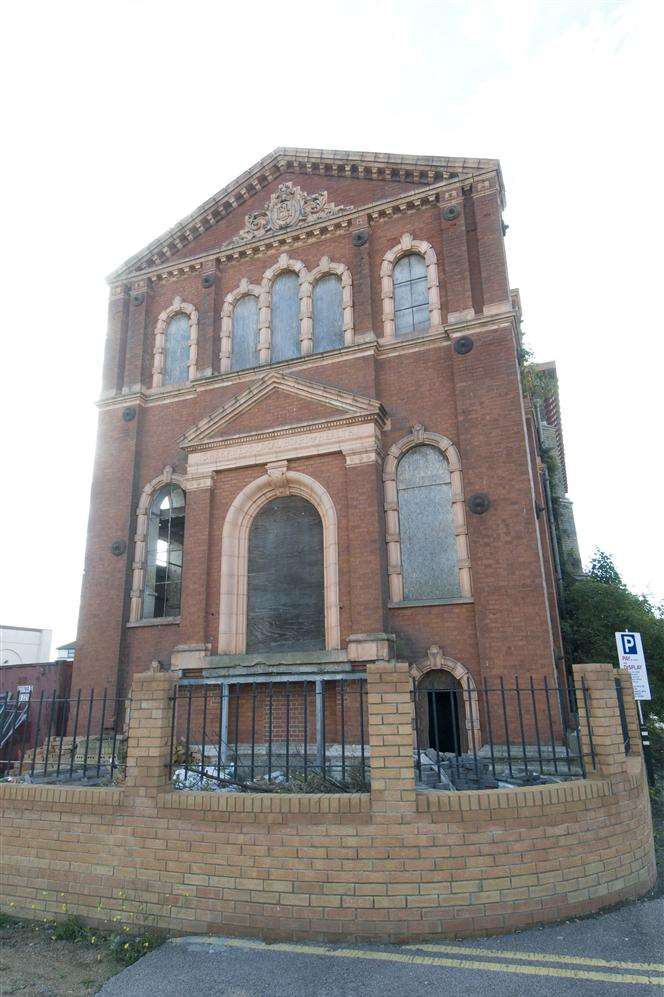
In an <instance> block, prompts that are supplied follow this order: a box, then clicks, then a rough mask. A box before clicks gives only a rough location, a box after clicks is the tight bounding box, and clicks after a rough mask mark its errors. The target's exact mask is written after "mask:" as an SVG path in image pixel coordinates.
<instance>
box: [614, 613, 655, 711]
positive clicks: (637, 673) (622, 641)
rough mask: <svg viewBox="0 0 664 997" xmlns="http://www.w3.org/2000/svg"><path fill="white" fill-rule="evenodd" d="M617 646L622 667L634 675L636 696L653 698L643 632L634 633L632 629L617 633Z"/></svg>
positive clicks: (638, 697) (633, 682)
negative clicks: (644, 651)
mask: <svg viewBox="0 0 664 997" xmlns="http://www.w3.org/2000/svg"><path fill="white" fill-rule="evenodd" d="M616 646H617V648H618V662H619V664H620V667H621V668H625V669H626V670H627V671H628V672H629V673H630V675H631V676H632V684H633V685H634V698H635V699H652V696H651V695H650V683H649V682H648V672H647V669H646V659H645V657H644V655H643V645H642V644H641V634H637V633H633V632H632V631H631V630H621V631H620V632H619V633H617V634H616Z"/></svg>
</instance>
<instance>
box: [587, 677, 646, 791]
mask: <svg viewBox="0 0 664 997" xmlns="http://www.w3.org/2000/svg"><path fill="white" fill-rule="evenodd" d="M573 671H574V684H575V687H576V698H577V704H578V710H579V725H580V734H581V744H582V750H583V753H584V758H585V760H586V770H587V773H588V775H592V774H593V768H592V761H591V757H590V738H589V736H588V720H589V721H590V730H591V732H592V740H593V747H594V750H595V769H594V772H595V773H596V774H597V775H600V776H604V777H606V776H614V775H620V774H622V773H624V772H625V770H626V768H627V761H626V756H625V745H624V741H623V734H622V727H621V724H620V713H619V710H618V697H617V694H616V678H617V677H618V672H617V671H616V670H615V669H614V668H613V666H612V665H609V664H606V665H604V664H598V665H595V664H591V665H574V666H573ZM584 682H585V687H586V696H584V694H583V683H584ZM586 698H587V700H588V711H589V712H590V717H589V718H588V715H587V712H586ZM632 700H633V697H632Z"/></svg>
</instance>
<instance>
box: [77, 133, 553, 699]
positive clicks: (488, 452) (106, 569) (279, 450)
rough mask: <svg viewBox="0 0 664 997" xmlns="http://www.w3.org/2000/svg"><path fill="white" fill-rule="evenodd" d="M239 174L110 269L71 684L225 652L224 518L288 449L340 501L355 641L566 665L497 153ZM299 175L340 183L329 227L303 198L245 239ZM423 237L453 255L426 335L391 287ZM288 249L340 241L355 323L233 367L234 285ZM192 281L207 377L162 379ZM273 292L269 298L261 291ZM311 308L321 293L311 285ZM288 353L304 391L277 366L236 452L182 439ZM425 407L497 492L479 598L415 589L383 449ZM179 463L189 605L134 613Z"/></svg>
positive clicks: (190, 301) (467, 663)
mask: <svg viewBox="0 0 664 997" xmlns="http://www.w3.org/2000/svg"><path fill="white" fill-rule="evenodd" d="M240 181H241V182H240ZM240 181H238V182H237V183H236V184H235V185H233V184H231V185H229V187H228V188H226V189H225V191H222V192H220V194H219V195H216V196H215V198H212V199H211V200H210V202H207V205H206V206H203V208H204V209H205V210H203V209H201V210H199V211H198V212H194V214H193V215H192V216H190V218H189V219H185V220H184V222H182V223H181V224H180V225H179V226H176V228H175V229H173V230H171V232H170V233H167V235H166V236H164V237H162V238H161V240H157V241H156V242H155V243H153V244H151V246H150V247H148V249H147V250H146V251H144V252H143V253H142V254H138V255H137V256H136V257H133V258H132V260H131V261H129V263H128V264H126V265H124V266H123V267H121V268H120V269H119V270H118V271H116V273H115V274H114V275H113V276H112V277H111V292H110V304H109V324H108V335H107V341H106V353H105V361H104V372H103V393H102V400H101V402H100V416H99V431H98V442H97V456H96V463H95V470H94V479H93V487H92V496H91V508H90V522H89V530H88V544H87V554H86V564H85V577H84V583H83V590H82V600H81V610H80V620H79V631H78V636H77V653H76V660H75V664H74V679H73V688H74V689H77V688H79V687H81V688H83V689H85V688H87V687H90V686H95V687H101V686H107V687H108V688H109V690H113V689H115V688H117V690H118V692H119V694H120V695H124V694H125V693H126V691H127V689H128V688H129V686H130V684H131V680H132V676H133V675H134V674H135V673H136V672H140V671H142V670H144V669H145V668H146V667H147V666H148V665H149V663H150V662H151V661H152V660H154V659H158V660H160V661H161V662H162V663H164V664H166V665H168V664H169V662H170V661H171V658H172V656H173V654H174V653H175V651H176V649H180V650H179V652H178V654H179V658H178V661H179V662H182V661H183V660H184V659H183V656H182V655H183V653H184V652H183V651H182V649H183V648H184V649H185V651H186V649H187V648H189V649H191V653H192V658H191V666H192V667H193V665H194V664H198V665H199V666H201V667H205V657H206V655H215V654H217V652H218V651H219V650H220V647H219V634H220V606H222V608H223V605H222V604H223V594H222V589H221V570H222V549H221V547H222V545H221V537H222V532H223V530H224V523H225V520H226V516H227V514H228V511H229V509H230V507H231V506H232V503H233V502H234V500H236V498H237V496H238V495H239V494H240V493H241V492H242V489H244V488H246V487H247V486H249V485H250V484H251V483H252V482H253V481H256V480H257V479H258V478H261V477H262V476H264V475H265V474H266V470H267V468H268V465H269V463H270V461H275V460H276V461H279V460H282V459H286V460H287V468H288V471H289V472H291V471H292V472H296V473H298V474H301V475H306V476H308V477H309V478H310V479H312V480H313V481H314V482H315V483H316V484H317V485H319V486H320V487H321V488H322V489H324V490H325V491H326V492H327V494H328V495H329V497H330V499H331V502H332V503H333V506H334V511H335V516H336V528H337V551H336V556H337V561H338V613H339V628H340V646H341V650H344V649H345V648H346V642H347V639H348V637H349V636H350V635H351V634H358V633H375V632H388V633H393V634H395V635H396V636H397V639H398V642H399V644H398V646H399V654H400V657H401V658H402V659H403V660H406V661H408V662H409V664H410V665H411V666H414V665H416V663H418V662H420V661H421V660H422V659H423V658H424V656H425V655H426V652H427V650H428V648H430V647H431V646H438V647H440V648H442V649H443V652H444V654H445V656H446V657H448V658H450V659H453V660H454V661H457V662H460V663H461V664H462V665H463V666H464V668H466V669H467V670H468V671H470V672H471V674H472V675H473V677H474V678H475V680H476V682H480V681H481V680H482V678H483V677H485V676H488V677H489V678H490V679H491V678H493V677H495V676H498V675H501V674H504V675H510V676H513V675H514V674H518V673H523V674H528V675H535V676H536V677H537V676H542V675H547V676H548V677H549V679H553V678H554V676H555V675H556V673H558V674H560V675H562V674H563V670H562V651H561V641H560V631H559V625H558V619H557V599H556V591H555V572H554V567H553V562H552V550H551V538H550V536H549V535H548V533H547V525H546V523H545V522H544V521H542V520H541V519H538V508H539V506H541V505H542V503H543V499H542V495H541V494H540V491H541V484H540V482H539V477H538V467H539V464H538V461H539V457H538V454H537V452H536V450H537V444H536V441H535V437H534V435H533V434H530V435H529V433H528V431H527V426H526V417H529V412H530V403H529V400H528V398H524V397H523V396H522V390H521V380H520V372H519V364H518V350H519V315H518V310H517V309H516V306H515V302H514V300H513V296H512V295H511V292H510V289H509V281H508V275H507V268H506V260H505V251H504V244H503V231H502V223H501V211H502V207H503V201H504V194H503V188H502V179H501V174H500V168H499V165H498V163H497V162H496V161H493V160H444V159H418V158H416V157H381V156H369V155H368V154H363V155H362V156H355V155H354V154H351V153H343V154H340V153H339V154H336V153H323V152H320V153H317V152H315V151H311V150H309V151H307V152H306V154H305V152H304V151H303V150H279V151H278V152H277V153H275V154H273V155H272V156H271V157H267V159H266V160H263V161H262V162H261V163H260V164H257V166H256V167H255V168H253V169H252V170H251V171H249V172H248V173H247V174H245V175H244V177H243V178H240ZM283 184H292V185H294V186H295V187H297V188H299V189H301V191H303V192H304V194H303V195H302V196H305V195H306V196H313V195H317V194H318V193H319V192H320V191H326V192H327V202H326V203H327V206H328V207H329V206H330V205H331V206H333V207H332V208H330V212H331V213H329V214H327V215H326V214H323V215H321V219H323V220H321V222H320V224H319V225H316V224H314V222H315V218H314V219H313V220H312V218H310V217H305V218H302V219H300V222H299V223H298V224H295V225H293V226H291V227H286V228H285V229H284V230H283V231H271V232H270V233H268V234H266V233H262V234H261V233H258V235H257V236H256V237H255V238H253V239H249V240H248V241H245V242H241V243H240V244H236V245H232V246H231V247H230V248H229V247H228V246H227V243H228V242H229V240H230V241H231V242H232V241H233V240H235V237H237V235H238V233H239V232H241V230H242V229H243V226H244V224H245V216H246V215H247V212H257V211H258V212H260V211H261V210H262V209H263V208H264V207H265V206H266V205H267V204H268V202H269V200H270V198H271V197H272V196H273V195H275V192H277V193H278V191H279V190H280V187H281V185H283ZM324 210H327V208H325V209H324ZM358 235H360V236H362V238H360V239H358V238H356V237H357V236H358ZM407 235H410V236H412V239H413V240H414V241H415V244H416V245H423V246H424V245H426V246H428V247H430V250H428V251H427V252H428V254H429V255H428V257H427V258H428V259H435V260H436V270H435V275H434V276H435V277H436V281H437V293H438V296H439V315H440V318H439V320H438V321H437V322H434V323H433V324H432V325H431V327H430V328H429V330H428V331H426V332H425V333H423V334H419V335H414V336H412V335H411V336H409V337H407V338H396V339H395V338H391V336H390V335H389V322H388V321H386V319H385V316H386V315H389V314H390V309H391V308H392V302H391V298H390V294H391V293H392V291H391V289H390V288H391V286H390V279H389V278H388V277H386V276H385V274H386V273H387V271H386V270H385V268H384V259H386V258H387V254H389V253H390V251H392V250H394V249H395V247H399V246H400V245H401V244H402V243H404V237H405V236H407ZM406 242H407V240H406ZM284 253H285V254H287V256H288V259H289V260H290V261H296V262H297V264H298V266H299V264H300V263H301V264H303V265H304V268H306V272H307V273H311V272H312V271H314V270H315V269H316V268H317V267H318V265H319V262H320V261H321V259H322V258H324V257H328V258H329V259H330V260H331V261H332V262H333V263H338V264H341V265H343V266H344V267H347V268H348V270H349V272H350V275H351V278H352V309H353V311H352V314H353V329H352V342H351V343H350V344H347V345H345V346H343V347H341V348H339V349H334V350H331V351H329V352H326V353H319V354H316V353H313V354H310V355H302V356H299V357H297V358H295V359H293V360H291V361H286V362H281V363H277V364H274V365H267V366H263V367H257V368H252V369H250V370H243V371H237V372H229V373H221V369H222V361H221V359H220V349H221V346H220V330H221V312H222V305H223V301H224V299H225V297H226V296H227V295H228V294H229V293H231V292H233V291H235V290H236V289H238V287H239V286H240V284H241V282H242V281H243V280H246V281H247V282H248V284H249V285H251V286H253V287H257V288H260V287H261V286H263V285H262V282H263V281H264V275H265V274H266V273H267V272H269V271H270V268H272V267H273V266H274V265H275V264H276V263H277V262H278V261H279V260H280V258H282V256H283V254H284ZM432 254H433V255H432ZM430 278H431V273H429V279H430ZM386 295H387V296H386ZM177 299H181V301H183V302H185V303H187V306H191V307H192V308H193V309H195V312H196V314H197V316H198V321H197V343H196V351H197V352H196V357H197V359H196V377H195V378H194V380H190V381H188V382H187V383H185V384H182V385H180V386H178V387H174V388H168V387H158V388H153V386H152V385H153V364H154V349H155V336H156V330H157V327H158V323H159V318H160V316H161V315H162V313H164V312H165V311H166V310H168V309H169V308H171V307H172V305H173V302H174V301H175V300H177ZM260 307H261V309H262V311H261V314H263V310H264V301H263V299H261V304H260ZM301 307H302V308H304V309H305V311H306V308H307V307H308V306H307V305H306V302H305V304H302V286H301ZM302 314H303V312H302V311H301V315H302ZM431 314H432V315H434V311H432V312H431ZM435 314H438V313H435ZM302 321H303V322H305V323H306V322H307V321H309V319H306V317H305V318H304V319H303V320H302ZM261 322H263V319H261ZM392 325H393V323H392ZM302 328H304V326H303V327H302ZM162 330H163V326H162ZM386 331H387V332H388V334H387V335H386ZM261 335H262V333H261ZM461 336H464V337H471V338H472V340H473V348H472V351H471V352H466V353H462V352H457V351H456V349H455V344H456V343H457V341H458V339H459V337H461ZM162 338H163V337H162ZM270 372H272V373H274V372H276V373H277V374H283V375H285V376H286V377H291V378H295V379H298V380H299V381H300V382H302V383H303V385H304V387H305V388H306V390H303V392H302V393H301V394H300V395H298V393H297V391H295V392H294V391H293V390H292V385H285V387H283V388H280V387H279V385H275V386H274V388H273V390H272V391H271V392H270V393H268V394H266V395H264V396H262V397H260V398H259V399H258V400H257V401H256V402H255V403H254V404H249V405H248V406H246V407H244V408H242V407H241V408H240V409H239V410H238V413H237V415H235V416H234V417H231V418H230V419H229V420H228V421H227V422H226V423H225V424H224V425H223V426H222V428H221V429H220V430H219V431H218V432H217V433H216V439H217V440H218V443H217V444H216V447H217V449H216V450H215V449H214V448H213V449H212V450H210V447H209V445H208V444H205V446H202V445H201V446H199V447H198V448H197V447H195V446H191V445H190V444H189V443H186V442H184V443H183V438H185V439H187V440H188V439H190V434H191V433H192V431H193V430H194V428H195V427H197V426H200V425H203V426H204V425H205V423H204V420H206V419H209V418H210V417H213V416H214V414H215V413H218V412H219V411H223V410H224V407H225V406H229V404H230V403H232V402H233V400H234V399H241V397H242V396H243V394H244V393H245V392H247V391H249V392H250V393H251V391H252V389H257V391H258V392H259V394H260V390H259V389H260V387H261V384H262V379H263V378H264V377H265V375H266V374H268V373H270ZM309 389H311V390H309ZM330 389H332V392H331V393H330ZM325 392H327V394H325ZM335 392H336V393H338V399H337V402H338V404H336V403H335V400H334V397H333V396H334V394H335ZM351 396H352V397H353V398H354V399H355V400H356V403H357V407H356V409H355V410H353V408H352V402H351V401H349V400H348V399H350V398H351ZM369 403H375V404H376V405H378V404H379V405H380V406H381V407H382V408H381V412H382V413H383V414H382V415H380V416H378V415H376V416H374V418H373V422H372V419H371V418H370V417H369V415H367V416H366V419H364V421H363V415H362V412H366V411H368V409H367V406H368V405H369ZM335 405H336V407H335ZM344 405H345V406H346V408H345V409H344V410H343V411H341V409H340V406H341V407H343V406H344ZM362 406H364V408H363V407H362ZM344 412H345V413H346V415H347V416H348V425H346V426H345V428H344V425H343V424H342V416H343V414H344ZM349 413H350V415H349ZM351 423H352V425H351ZM360 424H361V425H360ZM416 426H422V427H424V429H425V431H426V432H428V433H432V434H436V435H438V436H440V437H444V438H446V439H447V440H449V441H451V443H452V444H453V445H454V447H455V448H456V450H457V451H458V454H459V457H460V466H461V472H462V479H463V491H464V496H465V497H466V498H467V497H468V496H470V495H472V494H473V493H475V492H485V493H487V494H488V495H489V498H490V500H491V506H490V509H489V511H488V512H486V513H485V514H484V515H474V514H473V513H472V512H471V511H470V510H469V509H468V508H465V507H464V509H465V517H466V526H467V538H468V540H467V542H468V547H469V555H470V577H472V594H471V596H470V597H465V598H460V599H456V600H447V601H445V602H440V601H436V600H433V601H432V602H430V603H429V604H420V603H412V602H411V603H404V602H401V603H399V604H398V605H395V604H393V603H391V602H390V595H389V586H388V564H387V543H386V540H387V537H386V518H385V495H384V493H383V483H382V474H381V467H382V462H383V458H384V455H385V454H386V453H387V451H388V450H389V448H390V447H391V446H393V445H394V444H398V443H399V442H400V441H402V440H403V439H404V437H406V436H408V435H409V434H410V433H411V432H412V429H413V427H416ZM201 432H204V430H201ZM355 432H357V433H358V434H359V433H360V432H362V433H363V434H364V435H363V436H362V442H361V444H360V443H359V442H357V440H359V436H357V437H353V439H352V440H351V436H352V434H353V433H355ZM334 434H336V437H335V439H333V440H332V442H330V438H331V436H332V435H334ZM369 438H371V439H370V442H367V441H368V440H369ZM335 440H336V442H335ZM238 441H240V442H238ZM206 448H207V449H206ZM229 455H230V456H229ZM284 455H286V456H285V457H284ZM206 461H207V463H206ZM165 468H168V469H172V473H173V474H175V475H177V476H178V479H181V480H183V481H184V490H185V492H186V501H187V515H186V532H185V542H184V569H183V583H182V584H183V589H182V606H181V612H180V615H179V617H177V618H175V619H171V620H167V621H161V620H143V619H140V618H136V619H134V618H133V616H132V610H131V608H130V607H131V606H132V605H133V604H136V605H140V599H141V593H140V591H139V592H136V590H134V593H133V596H132V585H133V584H135V583H134V581H133V580H134V579H135V578H136V577H138V575H136V558H137V557H138V554H137V551H139V548H140V545H139V544H136V543H135V538H136V536H137V510H138V507H139V502H140V500H141V496H142V495H143V494H144V491H145V489H146V486H147V485H148V483H149V482H152V481H155V480H160V476H161V475H163V473H164V469H165ZM116 541H121V543H122V544H123V545H124V550H123V552H122V553H121V554H119V555H115V554H113V553H112V552H111V545H112V544H114V543H115V542H116ZM389 570H392V567H390V568H389ZM192 674H195V671H194V672H192Z"/></svg>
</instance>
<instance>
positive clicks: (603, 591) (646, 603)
mask: <svg viewBox="0 0 664 997" xmlns="http://www.w3.org/2000/svg"><path fill="white" fill-rule="evenodd" d="M562 626H563V634H564V637H565V645H566V651H567V657H568V660H569V661H570V662H574V663H583V662H590V661H594V662H602V661H610V662H611V663H612V664H614V665H616V666H617V664H618V651H617V648H616V642H615V636H614V635H615V632H616V631H618V630H634V631H636V632H637V633H640V634H641V639H642V641H643V651H644V654H645V657H646V662H647V664H648V677H649V680H650V690H651V692H652V703H651V707H650V728H651V738H652V741H653V747H654V748H655V749H656V753H657V756H658V758H659V762H660V764H663V763H664V606H663V605H660V606H656V605H653V604H652V603H651V602H650V600H649V599H647V598H646V596H644V595H636V593H634V592H630V591H629V589H628V588H627V586H626V585H625V583H624V582H623V580H622V578H621V577H620V574H619V572H618V570H617V568H616V566H615V565H614V563H613V560H612V559H611V557H610V555H609V554H607V553H606V552H605V551H602V550H596V551H595V553H594V555H593V559H592V561H591V564H590V570H589V571H588V573H587V574H586V575H584V577H583V578H579V579H573V578H569V579H568V580H567V581H566V585H565V610H564V615H563V620H562Z"/></svg>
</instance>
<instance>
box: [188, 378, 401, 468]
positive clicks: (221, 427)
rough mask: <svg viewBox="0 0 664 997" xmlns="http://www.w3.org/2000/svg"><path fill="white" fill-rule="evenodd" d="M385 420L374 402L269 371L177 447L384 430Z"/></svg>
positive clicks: (213, 414) (327, 386) (372, 399)
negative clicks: (371, 424)
mask: <svg viewBox="0 0 664 997" xmlns="http://www.w3.org/2000/svg"><path fill="white" fill-rule="evenodd" d="M385 419H386V415H385V410H384V409H383V406H382V405H381V404H380V402H379V401H377V400H376V399H375V398H366V397H364V396H363V395H356V394H353V393H352V392H350V391H344V390H342V389H341V388H335V387H331V386H330V385H327V384H321V383H320V382H318V381H309V380H305V379H304V378H299V377H293V376H292V375H289V374H282V373H280V372H278V371H271V372H270V373H268V374H266V375H265V377H262V378H261V379H260V380H259V381H255V382H254V383H253V384H252V385H251V387H249V388H247V389H246V391H242V392H241V393H240V394H239V395H236V396H235V397H234V398H232V399H231V400H230V401H228V402H226V403H225V404H224V405H222V406H221V408H219V409H217V411H216V412H213V413H212V414H211V415H209V416H206V418H205V419H202V420H201V421H200V422H199V423H197V424H196V425H195V426H193V427H192V428H191V429H190V430H189V431H188V432H186V433H185V434H184V436H181V437H180V439H179V440H178V444H179V446H181V447H182V448H183V449H184V450H190V451H191V450H197V449H207V448H209V447H211V446H214V445H215V443H219V444H223V443H224V442H227V441H228V440H229V439H237V437H250V436H259V435H263V434H265V433H266V432H269V433H270V434H271V435H275V436H278V435H280V433H285V432H292V431H294V430H296V429H298V428H300V429H302V430H305V429H306V430H308V431H311V432H314V431H315V430H316V429H317V428H321V429H322V428H325V427H326V426H329V425H330V424H331V423H337V422H340V421H344V422H346V421H352V422H367V421H370V420H375V421H377V422H378V423H379V424H380V425H381V426H382V425H384V423H385Z"/></svg>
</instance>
